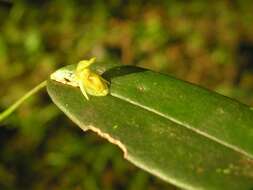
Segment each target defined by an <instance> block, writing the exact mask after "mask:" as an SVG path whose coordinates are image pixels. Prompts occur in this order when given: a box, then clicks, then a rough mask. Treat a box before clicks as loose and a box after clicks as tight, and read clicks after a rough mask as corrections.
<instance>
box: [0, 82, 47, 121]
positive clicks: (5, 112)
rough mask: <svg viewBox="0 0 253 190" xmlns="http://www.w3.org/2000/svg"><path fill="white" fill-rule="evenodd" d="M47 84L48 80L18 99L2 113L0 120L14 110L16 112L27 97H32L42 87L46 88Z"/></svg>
mask: <svg viewBox="0 0 253 190" xmlns="http://www.w3.org/2000/svg"><path fill="white" fill-rule="evenodd" d="M46 85H47V81H43V82H42V83H40V84H39V85H37V86H35V87H34V88H33V89H31V90H30V91H29V92H27V93H26V94H25V95H24V96H22V97H21V98H20V99H18V100H17V101H16V102H15V103H14V104H12V105H11V106H10V107H9V108H7V109H6V110H4V111H3V112H2V113H0V122H1V121H2V120H4V119H5V118H6V117H8V116H9V115H10V114H11V113H12V112H14V111H15V110H16V109H17V108H18V107H19V106H20V105H21V104H22V103H23V102H24V101H25V100H26V99H28V98H29V97H31V96H32V95H33V94H35V93H37V92H38V91H39V90H40V89H42V88H44V87H45V86H46Z"/></svg>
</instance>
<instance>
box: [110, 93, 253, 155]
mask: <svg viewBox="0 0 253 190" xmlns="http://www.w3.org/2000/svg"><path fill="white" fill-rule="evenodd" d="M110 94H111V96H114V97H116V98H119V99H121V100H123V101H126V102H128V103H130V104H133V105H135V106H138V107H140V108H142V109H145V110H147V111H150V112H152V113H154V114H156V115H159V116H161V117H163V118H165V119H168V120H170V121H171V122H174V123H176V124H178V125H181V126H183V127H185V128H187V129H188V130H191V131H193V132H195V133H197V134H199V135H202V136H204V137H206V138H208V139H209V140H212V141H214V142H216V143H219V144H221V145H223V146H225V147H227V148H229V149H232V150H234V151H235V152H238V153H240V154H243V155H245V156H247V157H249V158H250V159H253V155H251V154H249V153H248V152H246V151H243V150H241V149H239V148H238V147H236V146H234V145H231V144H228V143H226V142H225V141H223V140H220V139H218V138H216V137H214V136H211V135H209V134H208V133H205V132H203V131H200V130H198V129H196V128H194V127H191V126H190V125H189V124H187V123H183V122H181V121H179V120H177V119H175V118H173V117H169V116H168V115H165V114H163V113H161V112H159V111H157V110H155V109H153V108H150V107H148V106H145V105H142V104H140V103H138V102H135V101H133V100H131V99H129V98H126V97H124V96H121V95H120V94H117V93H113V92H111V93H110Z"/></svg>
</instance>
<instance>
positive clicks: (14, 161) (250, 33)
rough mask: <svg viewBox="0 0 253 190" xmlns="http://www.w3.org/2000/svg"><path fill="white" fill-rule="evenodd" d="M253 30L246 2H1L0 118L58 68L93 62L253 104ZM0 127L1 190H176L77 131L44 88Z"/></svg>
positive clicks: (111, 147)
mask: <svg viewBox="0 0 253 190" xmlns="http://www.w3.org/2000/svg"><path fill="white" fill-rule="evenodd" d="M252 23H253V11H252V1H251V0H243V1H241V0H237V1H236V0H234V1H233V0H220V1H211V0H210V1H203V0H195V1H177V0H164V1H156V0H153V1H145V0H139V1H134V0H128V1H127V0H107V1H99V0H94V1H92V0H90V1H89V0H85V1H80V0H79V1H72V0H65V1H64V0H56V1H43V0H36V1H35V0H34V1H16V2H15V3H14V2H11V1H8V0H4V1H3V0H2V1H0V110H4V109H5V108H7V107H8V106H9V105H10V104H11V103H12V102H14V101H15V100H17V99H18V98H19V97H20V96H22V95H23V94H24V93H25V92H27V91H28V90H29V89H31V88H32V87H34V86H35V85H37V84H38V83H40V82H41V81H43V80H45V79H46V78H47V77H48V76H49V75H50V73H52V72H53V71H54V70H56V69H57V68H60V67H62V66H64V65H67V64H73V63H76V62H77V61H78V60H80V59H83V58H90V57H91V56H96V57H97V60H98V61H104V62H121V63H122V64H131V65H137V66H140V67H145V68H149V69H152V70H155V71H158V72H162V73H167V74H170V75H173V76H175V77H177V78H180V79H184V80H187V81H190V82H193V83H196V84H199V85H201V86H204V87H206V88H209V89H211V90H215V91H217V92H219V93H222V94H224V95H227V96H230V97H233V98H236V99H238V100H240V101H242V102H244V103H246V104H249V105H253V73H252V72H253V24H252ZM0 125H1V128H0V189H3V190H9V189H10V190H12V189H26V190H29V189H36V190H40V189H75V190H81V189H87V190H99V189H102V190H113V189H119V190H120V189H127V190H135V189H136V190H137V189H138V190H142V189H143V190H144V189H145V190H158V189H159V190H161V189H169V190H175V189H177V188H176V187H173V186H171V185H169V184H167V183H165V182H163V181H161V180H159V179H157V178H156V177H152V176H151V175H150V174H148V173H146V172H144V171H141V170H140V169H138V168H136V167H135V166H133V165H132V164H130V163H129V162H128V161H126V160H124V159H123V158H122V152H121V151H120V150H119V149H118V148H117V147H115V146H114V145H111V144H110V143H108V142H106V141H105V140H103V139H102V138H100V137H98V136H96V135H95V134H93V133H91V132H87V133H84V132H83V131H81V129H79V128H78V127H77V126H76V125H74V124H73V123H72V122H71V121H70V120H69V119H68V118H67V117H66V116H65V115H64V114H63V113H61V112H60V111H59V109H58V108H57V107H56V106H55V105H54V104H53V103H52V102H51V100H50V99H49V97H48V95H47V93H46V91H45V90H44V91H42V92H41V93H40V94H38V95H36V96H34V97H32V98H31V99H29V100H28V101H27V102H26V103H25V104H23V105H22V107H21V108H20V109H18V110H17V111H16V112H15V113H14V114H13V115H12V116H11V117H9V118H8V119H7V120H5V122H4V123H1V124H0ZM182 164H183V163H182Z"/></svg>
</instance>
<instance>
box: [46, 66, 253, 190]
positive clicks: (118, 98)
mask: <svg viewBox="0 0 253 190" xmlns="http://www.w3.org/2000/svg"><path fill="white" fill-rule="evenodd" d="M95 66H96V67H95V69H96V70H97V71H98V72H100V73H103V77H105V79H106V80H108V81H110V82H111V85H110V95H108V96H104V97H94V96H92V97H91V96H90V100H89V101H87V100H86V99H85V98H84V96H83V95H82V93H81V92H80V90H79V88H75V87H71V86H67V85H63V84H61V83H59V82H55V81H52V80H48V85H47V86H48V92H49V95H50V96H51V98H52V100H53V101H54V103H55V104H56V105H57V106H58V107H59V108H60V109H61V110H62V111H63V112H64V113H66V115H67V116H69V117H70V118H71V119H72V120H73V121H74V122H75V123H76V124H77V125H78V126H79V127H81V128H82V129H84V130H85V129H87V128H88V129H91V130H93V131H95V132H96V133H98V134H99V135H101V136H102V137H104V138H107V139H108V140H109V141H110V142H112V143H114V144H116V145H118V146H119V147H120V148H121V149H122V150H123V152H124V157H125V158H126V159H127V160H129V161H130V162H132V163H134V164H135V165H136V166H138V167H140V168H143V169H144V170H146V171H149V172H150V173H152V174H154V175H156V176H158V177H160V178H162V179H164V180H165V181H167V182H170V183H172V184H175V185H177V186H179V187H182V188H185V189H216V190H218V189H222V190H224V189H229V190H233V189H235V190H236V189H241V190H251V189H252V188H253V159H252V158H253V111H251V110H250V108H249V107H248V106H246V105H243V104H241V103H239V102H237V101H234V100H232V99H229V98H227V97H224V96H222V95H219V94H217V93H214V92H210V91H208V90H206V89H203V88H200V87H198V86H195V85H192V84H189V83H187V82H183V81H181V80H177V79H175V78H173V77H170V76H167V75H162V74H159V73H155V72H152V71H149V70H144V69H140V68H137V67H130V66H121V67H117V66H116V67H110V66H106V65H105V66H101V65H95ZM69 68H70V69H73V68H74V67H73V66H72V67H69ZM94 164H96V163H94Z"/></svg>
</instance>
